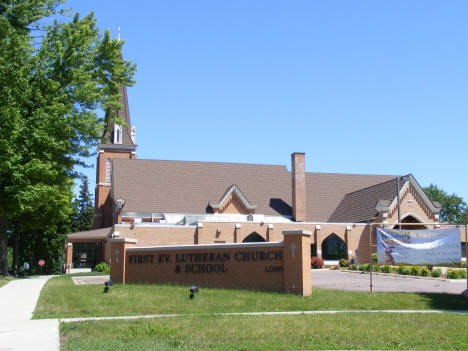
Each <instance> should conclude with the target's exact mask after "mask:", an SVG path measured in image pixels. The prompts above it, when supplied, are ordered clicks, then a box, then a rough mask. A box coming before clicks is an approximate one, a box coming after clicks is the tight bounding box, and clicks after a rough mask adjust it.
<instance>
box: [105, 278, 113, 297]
mask: <svg viewBox="0 0 468 351" xmlns="http://www.w3.org/2000/svg"><path fill="white" fill-rule="evenodd" d="M113 284H114V283H113V282H112V280H110V279H109V280H106V281H105V282H104V285H105V286H106V287H105V288H104V294H107V293H108V292H109V287H110V286H112V285H113Z"/></svg>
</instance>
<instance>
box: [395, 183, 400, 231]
mask: <svg viewBox="0 0 468 351" xmlns="http://www.w3.org/2000/svg"><path fill="white" fill-rule="evenodd" d="M396 181H397V206H398V223H401V215H400V176H398V177H397V179H396ZM398 229H401V224H398Z"/></svg>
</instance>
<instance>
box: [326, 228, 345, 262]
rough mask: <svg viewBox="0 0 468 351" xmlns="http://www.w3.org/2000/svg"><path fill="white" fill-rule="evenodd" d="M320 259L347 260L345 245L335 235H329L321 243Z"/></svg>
mask: <svg viewBox="0 0 468 351" xmlns="http://www.w3.org/2000/svg"><path fill="white" fill-rule="evenodd" d="M322 258H323V259H324V260H333V261H336V260H339V259H341V258H344V259H346V258H348V255H347V252H346V244H345V242H344V241H343V240H341V238H340V237H338V236H337V235H336V234H331V235H330V236H328V237H327V238H326V239H325V240H324V241H323V242H322Z"/></svg>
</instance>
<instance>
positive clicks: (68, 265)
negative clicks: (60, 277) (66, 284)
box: [62, 243, 73, 274]
mask: <svg viewBox="0 0 468 351" xmlns="http://www.w3.org/2000/svg"><path fill="white" fill-rule="evenodd" d="M72 264H73V244H72V243H67V244H66V245H65V274H68V273H70V271H71V269H72ZM62 269H63V268H62Z"/></svg>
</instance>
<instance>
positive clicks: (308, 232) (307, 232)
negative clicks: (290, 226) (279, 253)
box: [283, 229, 312, 236]
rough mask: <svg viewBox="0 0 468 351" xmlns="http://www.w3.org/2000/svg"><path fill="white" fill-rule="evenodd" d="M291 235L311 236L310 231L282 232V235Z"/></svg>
mask: <svg viewBox="0 0 468 351" xmlns="http://www.w3.org/2000/svg"><path fill="white" fill-rule="evenodd" d="M292 234H296V235H297V234H302V235H309V236H311V235H312V232H311V231H310V230H302V229H296V230H285V231H284V232H283V235H292Z"/></svg>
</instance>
